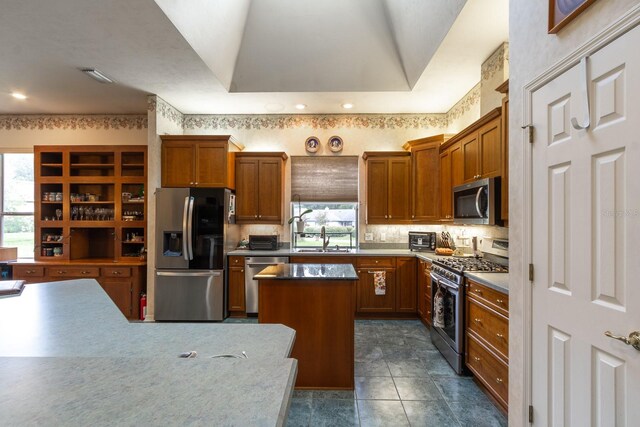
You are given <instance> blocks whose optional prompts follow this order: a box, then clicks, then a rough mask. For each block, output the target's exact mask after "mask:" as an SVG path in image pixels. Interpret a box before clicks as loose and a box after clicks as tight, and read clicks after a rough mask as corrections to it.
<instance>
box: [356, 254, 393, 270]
mask: <svg viewBox="0 0 640 427" xmlns="http://www.w3.org/2000/svg"><path fill="white" fill-rule="evenodd" d="M357 263H358V264H357V265H358V267H391V268H393V267H395V266H396V259H395V257H370V256H362V257H358V261H357Z"/></svg>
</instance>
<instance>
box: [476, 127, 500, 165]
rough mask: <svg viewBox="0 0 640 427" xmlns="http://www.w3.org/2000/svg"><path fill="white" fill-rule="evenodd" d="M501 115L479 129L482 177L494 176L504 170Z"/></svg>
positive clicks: (479, 157) (479, 155) (479, 154)
mask: <svg viewBox="0 0 640 427" xmlns="http://www.w3.org/2000/svg"><path fill="white" fill-rule="evenodd" d="M500 122H501V121H500V117H498V118H496V119H494V120H491V121H490V122H489V123H487V124H486V125H484V126H482V127H481V128H480V130H479V131H478V146H479V150H480V151H479V153H478V159H479V161H480V172H479V173H480V178H493V177H496V176H500V173H501V172H502V136H501V126H500V124H501V123H500Z"/></svg>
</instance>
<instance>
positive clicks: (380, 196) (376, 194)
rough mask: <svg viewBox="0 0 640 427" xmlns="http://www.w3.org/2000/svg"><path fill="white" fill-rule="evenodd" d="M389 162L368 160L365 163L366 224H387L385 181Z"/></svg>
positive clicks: (385, 160)
mask: <svg viewBox="0 0 640 427" xmlns="http://www.w3.org/2000/svg"><path fill="white" fill-rule="evenodd" d="M388 176H389V162H388V161H387V159H370V160H368V161H367V184H366V186H367V222H368V223H370V224H376V223H378V224H379V223H384V222H387V220H388V218H389V214H388V213H387V206H388V205H389V201H388V196H389V192H388V191H387V186H388V184H387V179H388Z"/></svg>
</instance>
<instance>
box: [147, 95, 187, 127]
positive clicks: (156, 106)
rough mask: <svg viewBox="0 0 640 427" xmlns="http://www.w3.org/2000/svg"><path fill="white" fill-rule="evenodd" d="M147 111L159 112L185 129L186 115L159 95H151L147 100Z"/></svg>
mask: <svg viewBox="0 0 640 427" xmlns="http://www.w3.org/2000/svg"><path fill="white" fill-rule="evenodd" d="M147 111H149V112H154V111H155V112H158V113H159V114H160V115H161V116H162V117H164V118H165V119H168V120H170V121H171V122H173V123H175V124H176V125H178V127H180V128H183V129H184V117H185V116H184V114H182V113H181V112H180V111H178V109H176V108H175V107H174V106H173V105H171V104H169V103H168V102H167V101H165V100H164V99H162V98H160V97H159V96H157V95H150V96H149V97H148V98H147Z"/></svg>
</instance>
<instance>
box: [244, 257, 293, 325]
mask: <svg viewBox="0 0 640 427" xmlns="http://www.w3.org/2000/svg"><path fill="white" fill-rule="evenodd" d="M288 262H289V257H246V258H245V259H244V264H245V266H244V271H245V273H244V274H245V276H244V286H245V291H244V295H245V304H246V310H247V314H256V313H258V281H257V280H254V279H253V276H255V275H256V274H257V273H259V272H260V271H262V270H264V269H265V268H267V267H269V266H270V265H278V264H286V263H288Z"/></svg>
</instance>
